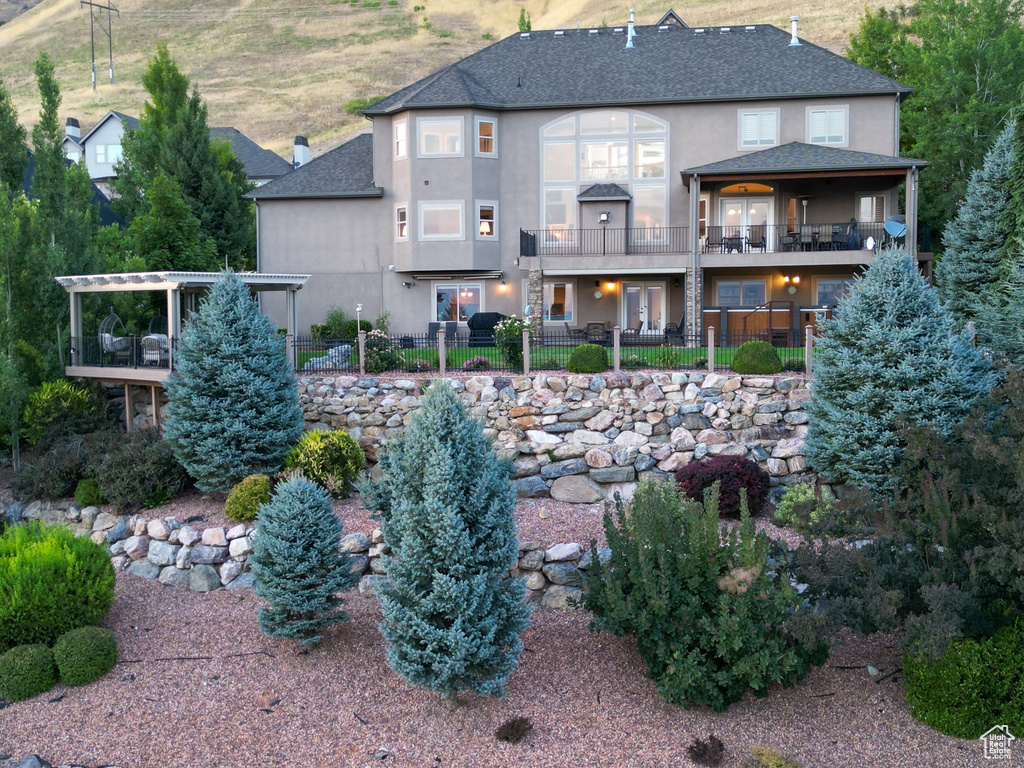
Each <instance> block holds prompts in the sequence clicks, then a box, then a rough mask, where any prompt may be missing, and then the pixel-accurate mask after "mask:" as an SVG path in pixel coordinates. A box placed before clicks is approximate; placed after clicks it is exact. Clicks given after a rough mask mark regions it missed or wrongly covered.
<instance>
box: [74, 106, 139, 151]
mask: <svg viewBox="0 0 1024 768" xmlns="http://www.w3.org/2000/svg"><path fill="white" fill-rule="evenodd" d="M112 117H116V118H117V119H118V120H120V121H121V123H122V124H123V125H124V127H125V128H131V129H132V130H137V129H138V127H139V118H137V117H132V116H131V115H126V114H125V113H124V112H118V111H117V110H114V109H112V110H110V111H109V112H107V114H105V115H104V116H103V117H101V118H100V119H99V121H98V122H97V123H96V125H94V126H93V127H92V128H90V129H89V132H88V133H87V134H85V136H83V137H82V138H81V139H80V140H79V142H78V143H79V144H81V145H82V146H85V142H87V141H88V140H89V137H90V136H92V135H93V134H94V133H96V131H98V130H99V128H100V126H101V125H103V124H104V123H105V122H107V121H108V120H110V119H111V118H112Z"/></svg>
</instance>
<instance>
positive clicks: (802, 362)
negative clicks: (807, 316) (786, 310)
mask: <svg viewBox="0 0 1024 768" xmlns="http://www.w3.org/2000/svg"><path fill="white" fill-rule="evenodd" d="M748 341H767V342H768V343H770V344H771V345H772V346H773V347H775V352H776V354H777V355H778V356H779V360H781V361H782V369H783V370H784V371H793V372H799V371H803V370H804V369H805V366H806V362H807V361H806V358H805V351H806V350H805V348H804V337H803V335H802V334H801V333H799V332H797V331H795V330H793V329H791V328H772V329H769V330H763V331H755V332H751V333H726V334H723V335H721V336H718V337H716V338H715V370H716V371H731V370H732V362H733V359H734V358H735V357H736V352H737V350H739V348H740V347H741V346H742V345H743V344H744V343H746V342H748Z"/></svg>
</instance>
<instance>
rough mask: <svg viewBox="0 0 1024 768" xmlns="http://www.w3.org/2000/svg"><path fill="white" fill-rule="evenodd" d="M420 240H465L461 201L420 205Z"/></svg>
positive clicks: (440, 201) (442, 201)
mask: <svg viewBox="0 0 1024 768" xmlns="http://www.w3.org/2000/svg"><path fill="white" fill-rule="evenodd" d="M419 219H420V240H465V239H466V238H465V235H464V234H463V229H462V220H463V207H462V201H461V200H439V201H437V202H430V203H420V210H419Z"/></svg>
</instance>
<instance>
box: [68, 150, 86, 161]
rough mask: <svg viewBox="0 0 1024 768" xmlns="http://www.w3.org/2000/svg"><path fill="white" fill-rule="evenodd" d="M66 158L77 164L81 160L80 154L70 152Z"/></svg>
mask: <svg viewBox="0 0 1024 768" xmlns="http://www.w3.org/2000/svg"><path fill="white" fill-rule="evenodd" d="M67 157H68V160H70V161H71V162H72V163H77V162H78V161H79V160H81V159H82V156H81V155H80V154H78V153H77V152H70V151H69V152H68V153H67Z"/></svg>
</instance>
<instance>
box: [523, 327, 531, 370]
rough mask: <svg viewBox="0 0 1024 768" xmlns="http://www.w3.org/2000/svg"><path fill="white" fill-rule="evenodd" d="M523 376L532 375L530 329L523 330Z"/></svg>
mask: <svg viewBox="0 0 1024 768" xmlns="http://www.w3.org/2000/svg"><path fill="white" fill-rule="evenodd" d="M523 375H524V376H529V375H530V329H529V328H523Z"/></svg>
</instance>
